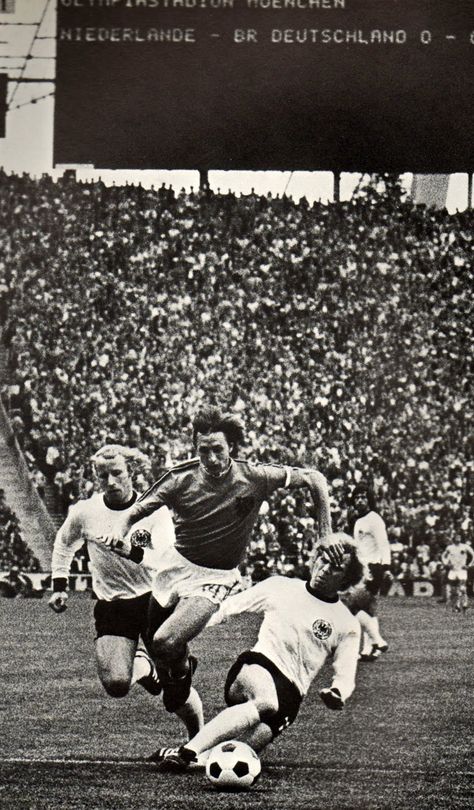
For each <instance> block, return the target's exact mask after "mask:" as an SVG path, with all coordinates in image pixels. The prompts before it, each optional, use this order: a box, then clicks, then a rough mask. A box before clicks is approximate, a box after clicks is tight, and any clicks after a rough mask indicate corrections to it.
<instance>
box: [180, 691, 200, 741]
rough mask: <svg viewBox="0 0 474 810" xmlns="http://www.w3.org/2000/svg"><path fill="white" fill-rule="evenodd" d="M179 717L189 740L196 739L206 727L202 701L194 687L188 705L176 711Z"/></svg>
mask: <svg viewBox="0 0 474 810" xmlns="http://www.w3.org/2000/svg"><path fill="white" fill-rule="evenodd" d="M176 715H177V717H179V719H180V720H182V721H183V723H184V725H185V726H186V731H187V732H188V739H191V738H192V737H194V736H195V735H196V734H197V733H198V731H200V730H201V729H202V727H203V725H204V714H203V710H202V700H201V698H200V697H199V693H198V692H197V691H196V690H195V688H194V686H192V687H191V691H190V693H189V697H188V699H187V701H186V703H185V704H184V705H183V706H181V707H180V708H179V709H178V710H177V711H176Z"/></svg>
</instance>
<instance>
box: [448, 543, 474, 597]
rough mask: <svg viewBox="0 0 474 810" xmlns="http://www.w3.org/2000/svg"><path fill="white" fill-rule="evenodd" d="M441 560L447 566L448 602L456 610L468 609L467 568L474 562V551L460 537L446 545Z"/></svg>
mask: <svg viewBox="0 0 474 810" xmlns="http://www.w3.org/2000/svg"><path fill="white" fill-rule="evenodd" d="M441 562H442V563H443V565H445V566H446V570H447V582H446V602H447V604H448V605H451V606H452V607H453V609H454V610H455V611H456V612H458V613H459V612H460V611H461V610H462V611H465V610H467V607H468V598H467V590H466V583H467V569H468V568H469V567H470V566H471V565H472V564H473V563H474V551H473V549H472V547H471V546H469V545H468V544H467V543H461V538H460V537H455V538H454V539H453V542H452V543H450V544H449V545H448V546H446V548H445V550H444V551H443V553H442V555H441Z"/></svg>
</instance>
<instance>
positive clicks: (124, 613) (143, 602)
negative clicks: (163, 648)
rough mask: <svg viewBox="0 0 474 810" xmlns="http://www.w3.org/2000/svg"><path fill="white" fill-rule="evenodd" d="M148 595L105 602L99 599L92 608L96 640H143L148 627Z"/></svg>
mask: <svg viewBox="0 0 474 810" xmlns="http://www.w3.org/2000/svg"><path fill="white" fill-rule="evenodd" d="M150 596H151V594H150V593H144V594H142V595H141V596H135V597H133V598H132V599H114V600H112V601H111V602H107V601H106V600H105V599H99V600H98V601H97V602H96V603H95V607H94V619H95V629H96V638H100V637H101V636H123V637H124V638H129V639H131V640H132V641H138V637H139V636H141V637H142V638H143V640H145V636H146V631H147V627H148V603H149V601H150Z"/></svg>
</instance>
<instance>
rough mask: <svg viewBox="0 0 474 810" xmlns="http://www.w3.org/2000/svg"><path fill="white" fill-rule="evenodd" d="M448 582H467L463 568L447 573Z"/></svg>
mask: <svg viewBox="0 0 474 810" xmlns="http://www.w3.org/2000/svg"><path fill="white" fill-rule="evenodd" d="M448 582H467V571H466V570H465V569H464V568H458V569H457V570H456V571H455V570H451V571H448Z"/></svg>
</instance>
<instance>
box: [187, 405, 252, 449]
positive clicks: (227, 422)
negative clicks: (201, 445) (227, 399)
mask: <svg viewBox="0 0 474 810" xmlns="http://www.w3.org/2000/svg"><path fill="white" fill-rule="evenodd" d="M218 432H222V433H223V434H224V436H225V437H226V439H227V441H228V443H229V446H230V448H231V451H232V453H235V452H236V451H237V448H238V447H239V445H241V444H243V443H244V441H245V435H244V426H243V423H242V420H241V419H240V417H239V416H237V415H236V414H233V413H222V411H221V410H220V408H217V407H215V406H206V407H204V408H201V410H200V411H198V413H197V414H196V416H195V417H194V419H193V441H194V444H196V440H197V437H198V434H202V435H204V436H206V435H208V434H209V433H218Z"/></svg>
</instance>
